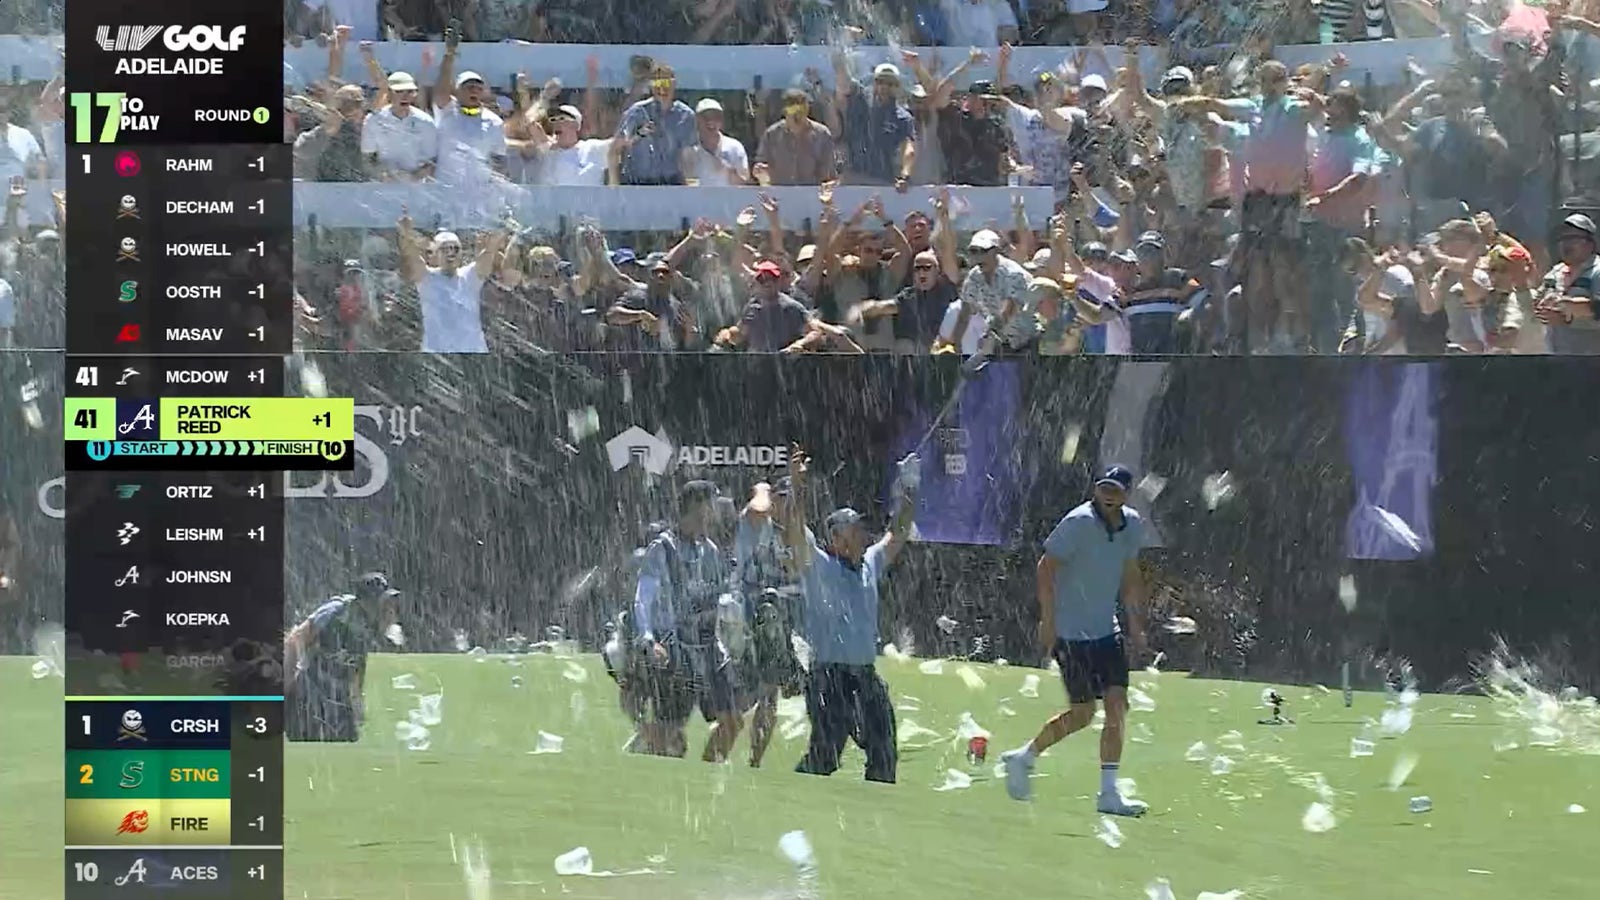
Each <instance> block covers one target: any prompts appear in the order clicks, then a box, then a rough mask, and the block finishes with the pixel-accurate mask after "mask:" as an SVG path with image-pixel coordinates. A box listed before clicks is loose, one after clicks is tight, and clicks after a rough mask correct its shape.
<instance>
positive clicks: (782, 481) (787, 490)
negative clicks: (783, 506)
mask: <svg viewBox="0 0 1600 900" xmlns="http://www.w3.org/2000/svg"><path fill="white" fill-rule="evenodd" d="M793 492H794V479H792V478H790V477H789V476H787V475H785V476H783V477H782V478H779V479H778V480H777V481H774V482H773V483H772V496H774V497H787V496H789V495H790V494H791V493H793Z"/></svg>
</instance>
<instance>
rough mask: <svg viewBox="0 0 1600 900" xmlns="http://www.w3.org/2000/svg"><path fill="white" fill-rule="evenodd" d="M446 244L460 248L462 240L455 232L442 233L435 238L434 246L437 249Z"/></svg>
mask: <svg viewBox="0 0 1600 900" xmlns="http://www.w3.org/2000/svg"><path fill="white" fill-rule="evenodd" d="M445 244H455V245H456V246H457V247H459V246H461V238H460V237H458V236H457V235H456V233H455V232H454V231H441V232H439V233H438V234H436V235H434V236H433V245H434V246H435V247H443V246H444V245H445Z"/></svg>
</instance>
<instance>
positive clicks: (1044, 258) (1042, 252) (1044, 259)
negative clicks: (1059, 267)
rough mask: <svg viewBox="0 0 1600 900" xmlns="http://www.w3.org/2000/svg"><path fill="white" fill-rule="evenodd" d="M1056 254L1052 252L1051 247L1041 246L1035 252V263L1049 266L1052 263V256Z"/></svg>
mask: <svg viewBox="0 0 1600 900" xmlns="http://www.w3.org/2000/svg"><path fill="white" fill-rule="evenodd" d="M1054 255H1055V254H1053V253H1051V252H1050V248H1049V247H1040V248H1039V249H1038V250H1037V251H1036V252H1035V253H1034V254H1033V264H1034V265H1036V266H1040V267H1043V266H1047V265H1049V264H1050V258H1051V257H1052V256H1054Z"/></svg>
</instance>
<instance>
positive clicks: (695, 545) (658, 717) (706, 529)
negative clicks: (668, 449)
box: [629, 481, 740, 762]
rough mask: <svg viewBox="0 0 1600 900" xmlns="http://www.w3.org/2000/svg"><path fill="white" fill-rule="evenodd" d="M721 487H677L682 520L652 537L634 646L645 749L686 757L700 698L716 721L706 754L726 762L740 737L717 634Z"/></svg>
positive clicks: (637, 592)
mask: <svg viewBox="0 0 1600 900" xmlns="http://www.w3.org/2000/svg"><path fill="white" fill-rule="evenodd" d="M719 496H720V493H719V491H718V490H717V486H716V485H714V484H712V483H711V482H709V481H691V482H689V483H688V484H686V485H684V486H683V489H682V490H681V491H679V493H678V521H677V524H676V525H674V526H673V527H672V528H671V529H670V530H668V531H666V532H664V533H662V534H661V535H659V536H658V537H657V538H656V539H655V540H653V541H651V543H650V546H649V548H648V549H647V550H646V551H645V556H644V562H643V564H642V565H641V566H640V567H639V581H638V584H637V586H636V587H635V589H634V597H633V615H632V617H631V618H630V620H629V624H630V626H631V628H632V632H633V634H632V638H633V641H632V642H633V647H634V652H635V654H636V659H637V660H638V664H639V666H640V668H641V669H642V673H641V679H640V680H641V682H642V684H641V685H640V691H641V693H642V695H643V697H644V699H645V702H646V703H647V704H648V706H649V716H648V718H647V720H646V721H645V722H644V723H643V725H642V727H641V728H640V732H641V733H642V735H643V736H644V745H645V751H646V752H647V753H652V754H655V755H657V756H677V757H681V756H683V755H684V753H685V752H686V746H687V743H686V738H685V737H684V729H685V728H686V727H687V725H688V723H689V714H690V712H691V710H693V708H694V706H695V703H696V701H697V700H698V701H699V705H700V712H701V714H702V715H704V716H705V719H706V721H707V722H710V723H712V724H714V725H715V727H714V728H713V729H712V731H711V736H710V737H709V738H707V739H706V748H705V752H704V753H703V754H702V755H701V758H702V759H704V760H706V761H707V762H720V761H722V760H723V759H725V758H727V755H728V751H729V750H730V749H732V748H733V742H734V740H735V739H736V738H738V736H739V726H740V720H739V719H740V717H739V709H738V705H739V704H738V698H737V697H736V695H735V690H734V685H733V662H732V660H731V659H730V658H729V655H728V650H727V648H726V647H725V646H724V645H723V643H722V641H721V640H720V639H719V638H718V637H717V605H718V603H719V602H720V599H721V596H722V592H723V591H724V590H725V589H726V587H727V585H728V571H727V566H726V565H724V563H723V560H722V553H721V551H719V550H718V549H717V545H716V544H715V543H714V542H712V540H711V538H710V533H711V529H712V528H713V527H714V525H715V524H716V516H717V513H716V508H717V500H718V497H719Z"/></svg>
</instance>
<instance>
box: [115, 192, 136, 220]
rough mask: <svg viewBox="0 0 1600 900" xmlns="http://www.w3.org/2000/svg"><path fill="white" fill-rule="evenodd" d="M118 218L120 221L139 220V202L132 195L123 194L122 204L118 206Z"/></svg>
mask: <svg viewBox="0 0 1600 900" xmlns="http://www.w3.org/2000/svg"><path fill="white" fill-rule="evenodd" d="M117 218H119V219H137V218H139V201H138V200H136V199H134V196H133V195H132V194H123V195H122V200H121V202H119V203H118V204H117Z"/></svg>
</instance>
